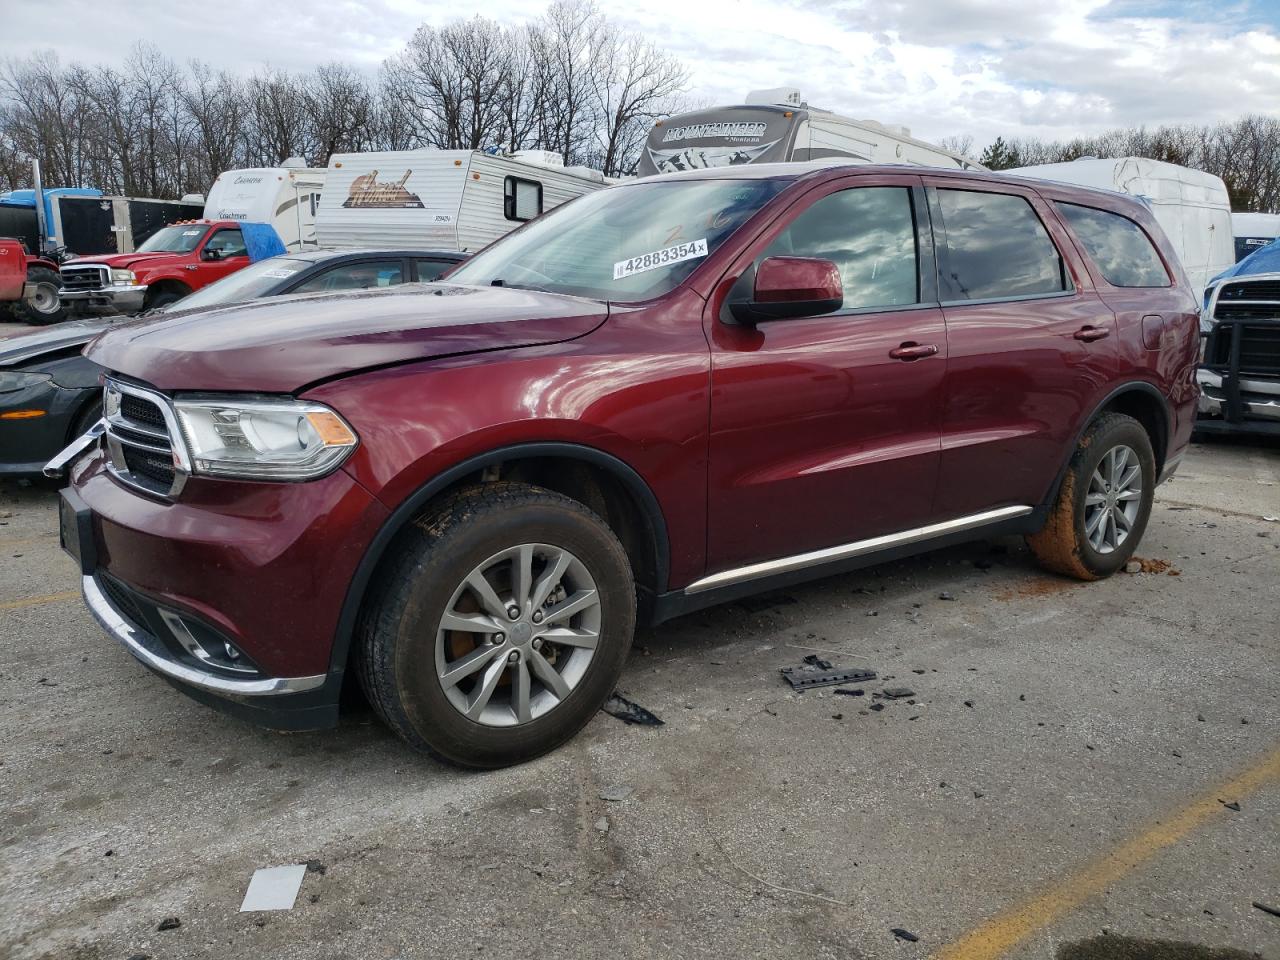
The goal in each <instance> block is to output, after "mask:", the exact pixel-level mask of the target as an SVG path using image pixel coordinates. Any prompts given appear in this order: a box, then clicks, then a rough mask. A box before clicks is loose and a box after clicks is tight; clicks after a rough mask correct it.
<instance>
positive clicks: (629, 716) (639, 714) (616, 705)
mask: <svg viewBox="0 0 1280 960" xmlns="http://www.w3.org/2000/svg"><path fill="white" fill-rule="evenodd" d="M601 709H602V710H604V712H605V713H607V714H609V716H611V717H617V718H618V719H619V720H621V721H622V722H623V723H633V724H636V725H637V726H641V727H660V726H662V721H661V720H659V719H658V718H657V717H656V716H654V715H653V714H652V713H650V712H649V711H648V710H646V709H645V708H644V707H642V706H640V704H638V703H632V702H631V701H630V700H628V699H627V698H626V697H623V696H620V695H619V694H617V693H614V694H612V695H610V697H609V699H608V700H606V701H605V702H604V706H603V707H601Z"/></svg>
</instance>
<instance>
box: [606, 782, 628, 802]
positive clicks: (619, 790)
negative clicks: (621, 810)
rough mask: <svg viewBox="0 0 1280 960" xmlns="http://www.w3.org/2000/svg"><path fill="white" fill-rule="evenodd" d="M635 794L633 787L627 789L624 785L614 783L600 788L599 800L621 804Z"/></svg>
mask: <svg viewBox="0 0 1280 960" xmlns="http://www.w3.org/2000/svg"><path fill="white" fill-rule="evenodd" d="M635 792H636V791H635V787H628V786H627V785H626V784H623V783H616V784H613V785H611V786H608V787H602V788H601V789H600V799H601V800H608V801H609V802H610V803H621V802H622V801H623V800H625V799H627V797H629V796H631V794H633V793H635Z"/></svg>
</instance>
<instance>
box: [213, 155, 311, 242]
mask: <svg viewBox="0 0 1280 960" xmlns="http://www.w3.org/2000/svg"><path fill="white" fill-rule="evenodd" d="M325 173H326V171H325V170H323V169H315V168H308V167H307V166H306V165H305V164H304V163H303V161H301V160H297V161H294V160H292V159H290V160H286V161H285V165H284V166H282V167H250V168H247V169H244V170H227V171H226V172H225V173H220V174H219V175H218V179H217V180H215V181H214V183H213V187H212V188H211V189H210V190H209V196H208V199H207V200H205V204H204V216H205V218H206V219H208V220H245V221H250V222H255V223H269V224H271V225H272V226H273V227H275V229H276V233H278V234H280V239H281V240H283V241H284V245H285V248H286V249H287V250H309V249H313V248H314V247H315V246H316V211H317V209H318V208H319V205H320V193H321V191H322V190H323V189H324V180H325Z"/></svg>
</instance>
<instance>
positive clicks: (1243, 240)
mask: <svg viewBox="0 0 1280 960" xmlns="http://www.w3.org/2000/svg"><path fill="white" fill-rule="evenodd" d="M1231 232H1232V234H1234V235H1235V240H1236V262H1237V263H1238V262H1239V261H1241V260H1243V259H1244V258H1245V257H1247V256H1248V255H1249V254H1251V253H1253V251H1255V250H1258V249H1261V248H1262V247H1265V246H1266V245H1267V244H1269V243H1270V242H1271V241H1272V240H1275V239H1276V238H1277V237H1280V213H1233V214H1232V215H1231Z"/></svg>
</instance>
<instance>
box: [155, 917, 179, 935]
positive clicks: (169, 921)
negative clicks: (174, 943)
mask: <svg viewBox="0 0 1280 960" xmlns="http://www.w3.org/2000/svg"><path fill="white" fill-rule="evenodd" d="M180 926H182V921H181V920H179V919H178V918H177V917H165V918H164V919H163V920H161V921H160V924H159V925H158V926H157V927H156V929H157V930H159V931H161V932H163V931H165V930H177V929H178V928H179V927H180Z"/></svg>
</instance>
